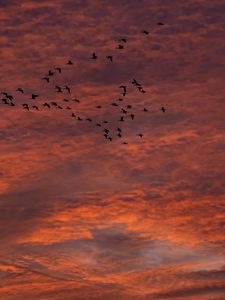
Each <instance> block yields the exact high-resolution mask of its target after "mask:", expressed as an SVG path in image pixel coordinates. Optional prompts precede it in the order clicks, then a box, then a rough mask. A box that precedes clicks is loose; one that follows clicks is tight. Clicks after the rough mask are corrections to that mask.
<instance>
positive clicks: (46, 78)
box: [42, 77, 50, 83]
mask: <svg viewBox="0 0 225 300" xmlns="http://www.w3.org/2000/svg"><path fill="white" fill-rule="evenodd" d="M42 79H43V80H46V81H47V82H48V83H49V81H50V79H49V78H48V77H43V78H42Z"/></svg>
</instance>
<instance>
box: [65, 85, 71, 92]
mask: <svg viewBox="0 0 225 300" xmlns="http://www.w3.org/2000/svg"><path fill="white" fill-rule="evenodd" d="M64 87H65V89H66V90H67V92H68V93H69V94H70V88H69V87H68V86H67V85H65V86H64Z"/></svg>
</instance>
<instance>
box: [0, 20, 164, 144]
mask: <svg viewBox="0 0 225 300" xmlns="http://www.w3.org/2000/svg"><path fill="white" fill-rule="evenodd" d="M157 25H159V26H163V25H164V23H162V22H158V23H157ZM141 33H142V34H144V35H149V31H147V30H143V31H141ZM119 42H120V43H119V44H118V45H117V47H116V49H120V50H122V49H124V47H125V44H126V43H127V39H126V38H121V39H120V40H119ZM90 59H93V60H96V59H98V56H97V55H96V53H95V52H94V53H92V56H91V57H90ZM106 59H107V60H109V61H110V62H113V59H114V57H113V56H112V55H107V56H106ZM65 65H67V66H73V65H74V62H73V61H72V60H71V59H68V61H67V62H66V63H65ZM62 72H63V68H62V67H56V68H54V71H52V70H48V73H47V74H46V75H44V77H42V78H41V79H42V80H43V81H46V83H50V81H52V79H53V77H54V75H55V73H58V74H61V73H62ZM131 84H132V86H133V87H135V88H136V89H137V91H139V92H140V93H143V94H144V93H146V90H145V89H144V88H143V86H142V85H141V83H140V82H138V81H137V80H136V79H133V80H132V81H131ZM119 89H120V97H119V98H118V99H117V100H116V101H115V102H113V103H111V105H112V106H114V107H118V109H120V115H119V119H118V122H120V124H122V122H124V121H125V120H126V119H127V118H129V119H130V120H134V119H135V117H136V115H135V114H134V113H133V112H132V108H133V106H132V104H126V105H125V106H123V107H122V106H121V105H120V103H121V102H123V101H124V99H125V97H126V95H127V93H128V87H127V85H120V86H119ZM16 91H17V93H19V94H21V95H23V94H24V93H25V90H24V89H23V88H21V87H18V88H17V90H16ZM64 91H65V92H66V93H67V94H68V95H71V88H70V87H69V86H68V85H63V86H59V85H55V92H57V93H64ZM1 94H2V95H3V96H4V97H3V98H2V99H1V101H2V103H3V104H4V105H8V106H11V107H14V106H16V103H15V98H14V96H13V95H11V94H9V93H7V92H2V93H1ZM39 97H40V95H39V94H36V93H32V94H31V96H30V99H31V100H36V99H38V98H39ZM36 101H37V100H36ZM62 101H63V102H64V103H67V106H62V105H60V104H59V103H58V102H56V101H50V102H44V103H41V105H40V104H39V103H38V104H36V103H35V104H29V103H23V104H22V108H23V109H24V110H27V111H30V110H37V111H38V110H40V108H41V106H43V107H45V108H47V109H51V108H52V107H55V108H57V109H66V110H71V111H72V110H73V108H72V107H71V105H68V103H72V102H74V103H80V100H79V99H77V98H75V99H71V98H70V99H68V98H63V99H62ZM121 104H122V103H121ZM96 108H97V109H101V108H102V106H101V105H97V106H96ZM142 111H143V112H144V113H147V112H148V109H147V108H146V107H144V108H143V110H142ZM161 111H162V112H163V113H165V111H166V109H165V107H163V106H162V107H161ZM71 117H72V118H74V119H76V120H77V121H87V122H92V123H95V126H97V127H101V129H102V134H103V136H104V138H105V139H106V140H108V141H112V140H113V139H115V137H118V138H122V137H123V136H124V134H123V129H122V126H120V125H118V124H117V125H116V128H115V129H113V132H112V129H110V128H109V126H108V125H106V124H108V123H110V122H109V121H108V120H104V121H102V122H97V123H96V121H95V120H94V119H93V118H90V117H87V118H81V116H78V115H77V114H76V113H75V112H73V111H72V112H71ZM137 136H138V137H140V138H142V137H143V133H138V134H137ZM122 144H128V142H127V141H123V142H122Z"/></svg>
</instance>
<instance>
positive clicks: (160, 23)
mask: <svg viewBox="0 0 225 300" xmlns="http://www.w3.org/2000/svg"><path fill="white" fill-rule="evenodd" d="M157 25H159V26H162V25H165V24H164V23H162V22H158V23H157Z"/></svg>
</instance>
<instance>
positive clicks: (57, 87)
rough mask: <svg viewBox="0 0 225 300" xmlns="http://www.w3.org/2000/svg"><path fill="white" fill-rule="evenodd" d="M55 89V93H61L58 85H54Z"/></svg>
mask: <svg viewBox="0 0 225 300" xmlns="http://www.w3.org/2000/svg"><path fill="white" fill-rule="evenodd" d="M55 89H56V90H57V91H56V92H57V93H62V88H61V87H60V86H58V85H56V86H55Z"/></svg>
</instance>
